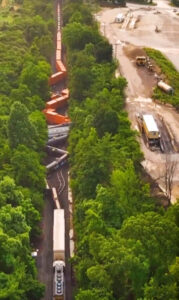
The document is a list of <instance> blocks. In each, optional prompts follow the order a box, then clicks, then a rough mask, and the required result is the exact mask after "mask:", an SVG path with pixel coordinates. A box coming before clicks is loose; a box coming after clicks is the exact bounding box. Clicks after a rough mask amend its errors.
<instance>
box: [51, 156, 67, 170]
mask: <svg viewBox="0 0 179 300" xmlns="http://www.w3.org/2000/svg"><path fill="white" fill-rule="evenodd" d="M67 158H68V154H67V153H65V154H63V155H62V156H61V157H60V158H56V160H54V161H52V162H51V163H50V164H48V165H47V166H46V170H47V172H48V173H50V172H52V171H55V170H57V169H58V168H60V167H62V166H63V165H64V164H65V163H66V162H67Z"/></svg>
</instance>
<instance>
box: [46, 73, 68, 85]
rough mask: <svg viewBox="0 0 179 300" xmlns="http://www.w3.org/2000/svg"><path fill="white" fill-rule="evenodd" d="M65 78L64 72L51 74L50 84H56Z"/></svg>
mask: <svg viewBox="0 0 179 300" xmlns="http://www.w3.org/2000/svg"><path fill="white" fill-rule="evenodd" d="M64 78H65V74H64V73H63V72H57V73H54V74H52V75H51V76H50V79H49V84H50V85H54V84H56V83H58V82H59V81H61V80H62V79H64Z"/></svg>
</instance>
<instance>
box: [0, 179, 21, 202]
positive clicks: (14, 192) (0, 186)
mask: <svg viewBox="0 0 179 300" xmlns="http://www.w3.org/2000/svg"><path fill="white" fill-rule="evenodd" d="M22 199H23V195H22V193H21V191H20V190H19V188H18V187H17V186H16V185H15V182H14V180H13V179H12V178H10V177H8V176H6V177H4V178H3V180H2V181H0V200H1V205H0V206H3V205H5V204H12V206H17V205H18V204H20V203H21V201H22Z"/></svg>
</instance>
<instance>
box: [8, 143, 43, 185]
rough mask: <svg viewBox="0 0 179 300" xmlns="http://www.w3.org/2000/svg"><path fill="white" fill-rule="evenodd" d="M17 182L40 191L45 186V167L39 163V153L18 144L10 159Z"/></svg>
mask: <svg viewBox="0 0 179 300" xmlns="http://www.w3.org/2000/svg"><path fill="white" fill-rule="evenodd" d="M11 164H12V167H13V171H14V178H15V181H16V183H17V184H19V185H22V186H24V187H29V188H31V189H38V190H39V191H42V190H43V189H44V186H45V182H44V178H45V168H44V167H43V166H42V165H41V164H40V161H39V155H38V154H37V153H36V152H35V151H32V150H29V149H28V148H27V147H25V146H23V145H20V146H18V148H17V149H16V150H15V151H14V154H13V156H12V159H11Z"/></svg>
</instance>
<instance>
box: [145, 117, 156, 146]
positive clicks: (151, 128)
mask: <svg viewBox="0 0 179 300" xmlns="http://www.w3.org/2000/svg"><path fill="white" fill-rule="evenodd" d="M142 126H143V131H144V133H145V136H146V138H147V141H148V143H149V145H151V146H152V145H158V146H159V145H160V131H159V129H158V126H157V123H156V122H155V120H154V117H153V116H152V115H147V114H146V115H142Z"/></svg>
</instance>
